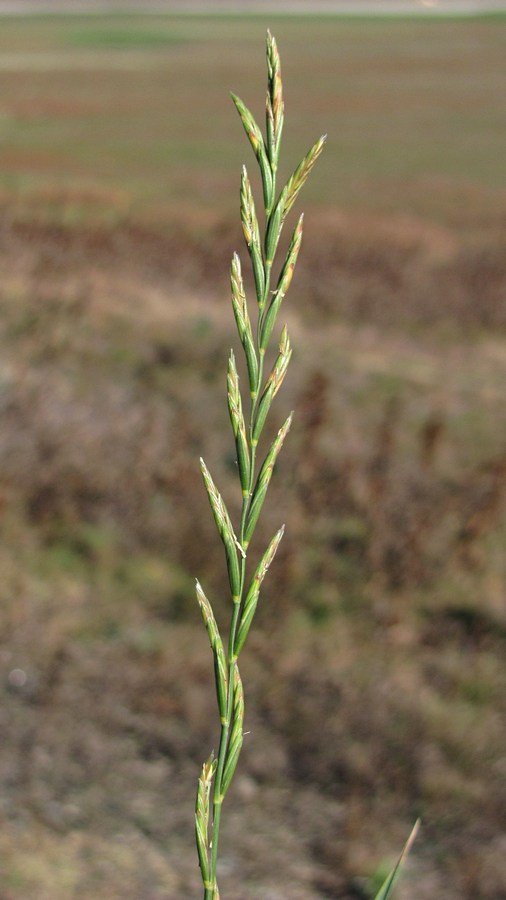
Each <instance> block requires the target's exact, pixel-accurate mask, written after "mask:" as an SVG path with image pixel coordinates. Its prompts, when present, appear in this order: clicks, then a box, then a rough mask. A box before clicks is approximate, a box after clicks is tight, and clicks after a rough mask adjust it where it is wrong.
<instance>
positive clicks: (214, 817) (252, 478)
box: [195, 32, 325, 900]
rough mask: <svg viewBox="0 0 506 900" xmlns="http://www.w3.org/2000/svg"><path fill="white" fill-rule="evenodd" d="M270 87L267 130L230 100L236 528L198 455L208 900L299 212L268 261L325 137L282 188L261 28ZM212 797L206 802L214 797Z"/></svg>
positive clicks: (201, 852) (238, 742) (213, 898)
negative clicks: (207, 587)
mask: <svg viewBox="0 0 506 900" xmlns="http://www.w3.org/2000/svg"><path fill="white" fill-rule="evenodd" d="M267 70H268V87H267V103H266V135H265V137H264V136H263V134H262V132H261V130H260V128H259V126H258V125H257V123H256V121H255V119H254V118H253V116H252V114H251V112H250V111H249V109H248V108H247V107H246V106H245V104H244V103H243V102H242V100H241V99H240V98H239V97H237V96H236V95H235V94H232V99H233V101H234V104H235V106H236V109H237V111H238V113H239V116H240V118H241V121H242V124H243V126H244V130H245V132H246V135H247V137H248V139H249V142H250V144H251V147H252V149H253V152H254V154H255V157H256V160H257V163H258V166H259V169H260V174H261V179H262V188H263V203H264V208H265V223H264V228H263V234H262V235H261V231H260V225H259V222H258V218H257V214H256V208H255V201H254V199H253V192H252V188H251V183H250V180H249V176H248V173H247V170H246V168H245V167H243V170H242V176H241V192H240V207H241V222H242V228H243V233H244V238H245V241H246V246H247V249H248V254H249V258H250V263H251V267H252V272H253V280H254V285H255V293H256V316H254V319H256V322H255V321H254V324H252V321H251V317H250V308H249V306H248V302H247V299H246V292H245V288H244V281H243V277H242V271H241V262H240V258H239V256H238V255H237V254H235V255H234V257H233V260H232V266H231V272H230V281H231V289H232V307H233V312H234V316H235V321H236V325H237V331H238V334H239V340H240V343H241V346H242V350H243V352H244V357H245V363H246V371H247V377H248V388H249V398H248V401H247V402H248V404H249V409H247V411H246V412H245V408H246V404H243V396H242V391H241V388H240V384H239V375H238V371H237V365H236V360H235V355H234V352H233V350H232V351H231V353H230V359H229V364H228V378H227V400H228V410H229V414H230V421H231V425H232V431H233V435H234V440H235V448H236V454H237V467H238V477H239V488H240V492H241V497H242V508H241V514H240V521H239V523H238V526H236V527H234V525H233V523H232V520H231V517H230V515H229V513H228V510H227V507H226V505H225V502H224V500H223V498H222V497H221V495H220V493H219V491H218V489H217V487H216V486H215V483H214V481H213V478H212V476H211V474H210V472H209V470H208V468H207V466H206V464H205V462H204V461H203V460H201V470H202V476H203V479H204V484H205V487H206V490H207V494H208V497H209V502H210V504H211V509H212V512H213V516H214V520H215V523H216V527H217V529H218V532H219V535H220V537H221V539H222V542H223V545H224V548H225V556H226V563H227V569H228V579H229V585H230V595H231V610H232V611H231V621H230V626H229V631H228V641H227V649H226V650H225V643H224V641H223V638H222V636H221V634H220V631H219V628H218V625H217V622H216V618H215V615H214V612H213V609H212V607H211V604H210V602H209V600H208V599H207V597H206V595H205V593H204V591H203V589H202V587H201V585H200V584H199V582H197V599H198V602H199V605H200V609H201V611H202V615H203V618H204V622H205V625H206V628H207V632H208V635H209V640H210V643H211V648H212V651H213V656H214V673H215V682H216V696H217V702H218V710H219V715H220V724H221V733H220V741H219V749H218V754H217V756H216V757H215V755H214V753H211V755H210V756H209V757H208V759H207V760H206V762H205V763H204V765H203V766H202V772H201V775H200V778H199V783H198V790H197V803H196V811H195V825H196V839H197V849H198V857H199V864H200V870H201V873H202V881H203V884H204V900H218V898H219V890H218V883H217V861H218V841H219V833H220V821H221V810H222V805H223V801H224V799H225V796H226V794H227V791H228V789H229V787H230V783H231V781H232V778H233V775H234V772H235V768H236V766H237V762H238V759H239V755H240V752H241V747H242V743H243V724H244V692H243V686H242V681H241V676H240V673H239V666H238V660H239V656H240V653H241V650H242V649H243V647H244V644H245V642H246V639H247V636H248V632H249V630H250V627H251V624H252V621H253V618H254V615H255V611H256V608H257V604H258V600H259V595H260V589H261V587H262V583H263V581H264V578H265V576H266V575H267V571H268V569H269V566H270V565H271V563H272V562H273V560H274V557H275V555H276V551H277V549H278V546H279V543H280V541H281V539H282V537H283V531H284V526H281V528H279V530H278V531H277V532H276V533H275V535H274V536H273V538H272V540H271V542H270V543H269V545H268V546H267V548H266V549H265V550H264V551H263V553H261V554H260V557H259V560H258V561H257V564H256V567H255V568H254V570H253V572H252V573H251V572H250V571H249V567H248V566H247V563H248V562H249V548H250V544H251V540H252V538H253V535H254V532H255V527H256V525H257V522H258V518H259V515H260V512H261V510H262V506H263V503H264V500H265V497H266V494H267V489H268V487H269V482H270V480H271V476H272V473H273V470H274V466H275V464H276V460H277V458H278V455H279V453H280V450H281V448H282V446H283V443H284V440H285V438H286V435H287V434H288V431H289V430H290V425H291V421H292V414H290V415H289V416H288V418H287V419H286V420H285V422H284V424H283V425H282V426H281V428H280V429H279V431H278V433H277V436H276V437H275V439H274V441H273V442H272V443H271V445H270V447H269V448H268V449H267V452H266V455H265V457H264V459H263V462H262V465H261V466H260V468H259V470H258V471H257V468H258V467H257V456H258V447H259V442H260V438H261V435H262V432H263V429H264V426H265V422H266V420H267V416H268V414H269V412H270V409H271V405H272V402H273V400H274V398H275V396H276V394H277V393H278V391H279V389H280V387H281V385H282V383H283V380H284V378H285V375H286V371H287V368H288V365H289V362H290V358H291V355H292V349H291V345H290V338H289V336H288V331H287V328H286V325H285V326H284V327H283V329H282V331H281V335H280V338H279V346H278V352H277V355H276V356H275V357H274V360H273V365H272V368H271V369H270V372H269V374H268V375H267V377H265V376H264V369H265V362H266V358H267V356H268V354H269V350H270V347H271V339H272V336H273V332H274V328H275V325H276V322H277V319H278V315H279V312H280V309H281V306H282V303H283V300H284V298H285V296H286V293H287V291H288V288H289V286H290V282H291V280H292V276H293V272H294V269H295V265H296V262H297V257H298V254H299V250H300V245H301V241H302V226H303V216H302V215H301V216H300V218H299V219H298V221H297V224H296V225H295V228H294V231H293V234H292V237H291V240H290V244H289V247H288V252H287V254H286V257H285V260H284V262H283V264H282V266H281V267H280V272H279V275H278V277H277V280H276V282H274V281H273V272H272V270H273V266H274V262H275V257H276V251H277V248H278V243H279V238H280V235H281V230H282V228H283V225H284V222H285V220H286V217H287V215H288V214H289V212H290V210H291V209H292V207H293V205H294V203H295V201H296V199H297V196H298V194H299V191H300V189H301V188H302V186H303V185H304V182H305V181H306V179H307V177H308V175H309V173H310V171H311V169H312V168H313V166H314V164H315V163H316V160H317V159H318V157H319V156H320V153H321V151H322V149H323V145H324V143H325V136H323V137H321V138H319V140H317V141H316V143H315V144H314V145H313V146H312V147H311V149H310V150H309V152H308V153H307V155H306V156H305V157H304V159H303V160H302V162H301V163H300V165H299V166H298V167H297V168H296V169H295V171H294V172H293V174H292V175H291V177H290V178H289V179H288V181H287V182H286V184H285V185H284V187H283V188H282V190H281V191H280V193H279V195H278V194H277V190H276V179H277V172H278V162H279V155H280V147H281V136H282V131H283V120H284V104H283V92H282V81H281V65H280V59H279V53H278V49H277V46H276V41H275V39H274V38H273V37H272V35H271V34H270V32H269V33H268V35H267ZM211 797H212V799H211Z"/></svg>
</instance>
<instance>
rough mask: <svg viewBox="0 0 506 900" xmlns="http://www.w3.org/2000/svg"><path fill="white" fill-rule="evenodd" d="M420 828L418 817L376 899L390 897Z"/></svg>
mask: <svg viewBox="0 0 506 900" xmlns="http://www.w3.org/2000/svg"><path fill="white" fill-rule="evenodd" d="M419 828H420V819H417V820H416V822H415V824H414V825H413V829H412V831H411V834H410V836H409V837H408V839H407V841H406V843H405V844H404V847H403V850H402V853H401V855H400V856H399V859H398V860H397V864H396V865H395V866H394V868H393V869H392V871H391V872H390V874H389V876H388V878H386V880H385V881H384V883H383V884H382V886H381V888H380V889H379V891H378V893H377V894H376V896H375V898H374V900H387V897H390V894H391V892H392V888H393V886H394V884H395V882H396V881H397V876H398V875H399V872H400V870H401V867H402V864H403V863H404V860H405V859H406V856H407V855H408V853H409V851H410V850H411V847H412V846H413V842H414V840H415V838H416V836H417V834H418V829H419Z"/></svg>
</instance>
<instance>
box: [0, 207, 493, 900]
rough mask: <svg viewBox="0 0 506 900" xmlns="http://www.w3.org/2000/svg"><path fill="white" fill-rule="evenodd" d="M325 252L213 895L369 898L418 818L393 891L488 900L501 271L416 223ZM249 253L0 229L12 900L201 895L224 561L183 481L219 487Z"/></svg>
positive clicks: (479, 250)
mask: <svg viewBox="0 0 506 900" xmlns="http://www.w3.org/2000/svg"><path fill="white" fill-rule="evenodd" d="M214 224H216V223H214ZM317 228H318V225H316V227H315V222H313V223H312V225H311V228H310V229H308V232H309V233H310V234H311V233H312V234H313V237H312V238H310V241H311V244H310V241H308V246H307V247H306V248H305V253H304V254H303V259H302V262H301V264H300V265H301V272H300V277H299V286H298V289H296V292H295V296H294V300H293V303H294V306H293V309H292V311H291V312H290V311H287V315H289V316H290V317H291V321H290V324H291V330H292V332H293V334H294V342H295V344H296V346H297V345H298V348H297V349H298V359H297V363H296V365H295V366H294V373H295V374H294V377H293V379H291V380H290V385H291V387H290V386H289V388H288V391H289V392H290V390H291V397H290V399H289V404H290V406H292V405H293V406H295V407H296V408H297V410H298V414H297V418H296V426H295V428H294V437H293V440H292V442H291V444H290V445H289V446H288V447H287V451H286V456H285V459H284V460H283V465H282V466H280V467H279V471H278V472H277V473H276V478H275V479H274V482H273V490H274V496H273V498H271V503H270V505H269V511H268V514H267V520H268V521H267V523H266V528H271V525H279V524H280V521H283V520H285V521H286V522H287V525H288V529H287V536H286V542H285V546H284V547H283V549H282V551H281V552H280V554H279V560H277V563H276V566H275V567H273V569H272V579H271V585H270V588H269V591H268V594H269V599H268V600H267V599H266V601H265V605H264V606H263V607H262V609H261V610H260V616H259V629H258V631H257V633H256V635H254V636H253V638H252V645H253V650H254V652H250V653H249V655H248V656H247V666H248V667H249V668H250V672H249V675H247V681H248V683H251V684H253V685H254V686H253V688H252V690H251V696H250V700H249V710H250V712H249V719H248V730H251V732H252V734H251V737H249V738H248V739H247V743H246V745H245V751H244V769H243V773H242V776H241V778H239V783H238V785H237V787H236V788H235V790H237V792H238V793H239V794H240V796H241V797H242V799H243V802H242V803H241V804H239V805H238V807H236V809H235V812H232V814H231V818H230V820H229V822H228V824H227V826H226V828H227V832H226V834H225V835H224V847H226V848H227V850H226V857H225V859H224V867H223V874H222V876H221V883H222V885H223V892H224V895H225V896H227V895H228V896H230V897H236V896H237V894H236V892H235V888H234V885H235V884H236V876H235V872H236V871H237V867H238V866H239V865H240V866H241V868H242V869H243V871H244V873H245V878H244V881H245V882H247V883H248V884H249V885H250V886H251V887H250V888H249V889H248V890H249V892H248V894H246V893H244V895H243V896H244V900H249V898H253V897H263V898H267V897H269V898H277V897H279V898H281V897H285V896H286V883H287V881H289V882H290V884H293V889H291V890H290V896H291V897H292V898H301V900H302V898H304V900H306V898H313V897H314V898H317V897H336V898H337V897H342V898H345V897H346V898H348V897H349V898H351V897H367V896H369V894H368V892H367V891H368V888H367V884H368V881H367V879H368V877H370V878H373V877H374V873H375V869H376V866H377V864H378V862H381V861H383V860H386V862H388V861H389V860H390V858H391V856H392V854H394V853H395V851H396V850H397V849H398V847H399V846H400V845H401V843H402V840H403V837H404V836H405V835H406V834H407V831H408V828H409V823H410V822H411V821H412V820H413V819H414V818H415V816H416V815H418V814H421V815H422V818H423V819H424V828H423V832H422V836H421V838H420V840H419V842H418V844H417V850H416V852H415V854H414V857H413V859H412V863H411V870H410V872H411V875H410V874H409V873H408V878H407V880H406V882H405V886H404V888H403V889H402V890H401V892H400V896H405V897H406V898H409V897H412V896H414V895H415V894H416V897H417V900H420V898H424V897H427V898H429V897H431V898H432V897H436V896H445V897H447V898H464V897H469V898H471V897H473V898H474V897H481V898H483V900H497V898H499V897H501V896H504V895H505V894H506V868H505V867H504V854H503V851H502V846H503V845H502V843H501V841H502V838H501V834H502V833H503V831H504V829H505V827H506V822H505V819H504V808H505V799H506V798H505V791H504V784H505V781H504V745H505V741H506V735H505V732H504V712H505V709H504V702H505V701H504V698H505V697H506V683H505V675H504V670H503V665H502V660H503V658H504V648H505V645H506V615H505V607H504V585H505V580H504V579H505V571H504V560H503V555H502V553H501V546H502V541H503V540H504V533H505V530H504V509H505V486H506V485H505V468H506V466H505V453H506V430H505V427H504V417H503V416H502V417H501V410H502V411H503V410H504V396H503V385H504V376H505V374H506V373H505V367H506V356H505V354H504V338H503V334H502V332H501V328H503V326H504V324H505V322H504V310H505V305H504V296H505V288H506V269H505V267H504V263H503V262H502V258H501V255H500V253H499V244H498V242H492V244H490V243H489V244H488V245H487V246H486V247H482V246H480V244H479V242H477V241H476V240H475V242H474V244H473V245H472V246H471V247H469V246H466V245H465V244H464V243H463V241H464V240H465V239H464V238H462V237H456V236H455V235H453V234H450V233H447V232H443V231H441V230H439V229H434V231H431V230H430V229H428V228H427V227H426V226H424V227H423V228H422V227H421V226H420V227H416V226H415V224H414V223H411V224H410V226H409V228H408V227H404V225H403V223H402V222H396V223H393V224H392V222H391V221H390V222H389V223H388V224H385V223H383V222H381V221H380V220H364V219H356V218H354V217H348V218H345V217H344V216H343V217H342V218H341V217H340V218H338V219H336V217H332V216H331V215H330V214H328V215H327V214H325V216H324V217H323V219H322V225H321V228H320V230H319V231H317ZM315 231H316V233H315ZM203 232H204V236H202V235H203ZM197 233H199V237H198V238H196V237H195V235H196V234H197ZM216 235H218V237H217V236H216ZM236 242H237V235H235V234H233V235H232V233H231V231H230V229H229V227H228V225H222V226H221V227H218V228H217V229H216V228H213V235H212V237H211V236H210V235H207V234H206V233H205V230H204V229H203V228H202V225H200V227H199V226H198V223H196V222H195V221H191V220H190V219H189V220H188V224H187V226H183V227H181V226H180V225H178V227H177V229H176V228H174V229H171V228H169V229H167V230H166V231H165V232H164V233H163V234H157V233H152V232H150V231H149V230H147V229H146V228H143V229H141V228H140V227H139V226H137V225H134V224H128V223H127V224H125V225H124V226H122V227H117V228H114V229H105V228H103V229H102V230H98V229H97V228H94V229H92V228H89V229H86V228H74V229H69V228H64V227H62V226H57V225H54V226H51V227H49V226H48V225H44V224H43V223H41V224H39V225H37V223H36V222H33V221H32V222H31V223H29V224H27V223H26V222H24V221H23V217H20V216H19V214H18V215H17V216H12V215H9V211H8V210H7V209H6V210H5V211H4V216H3V221H2V253H1V259H0V265H1V271H2V294H1V304H2V319H1V321H2V326H1V336H0V340H1V344H2V359H3V363H2V393H1V397H0V402H1V417H2V428H1V431H0V434H1V437H0V472H1V503H2V524H1V528H2V542H1V550H0V555H1V557H2V570H3V573H4V574H3V581H2V588H1V591H2V629H1V632H2V642H1V648H0V653H1V658H2V665H3V670H4V673H5V676H4V679H5V680H4V694H3V701H2V712H1V715H2V721H3V729H2V730H3V734H4V740H3V742H2V750H1V752H0V772H1V774H2V781H3V786H4V787H3V792H2V798H1V804H2V809H3V814H4V821H5V822H6V823H7V824H6V827H5V829H4V830H3V833H2V837H1V838H0V844H1V847H2V855H3V858H4V859H5V860H6V861H7V863H6V868H7V872H8V875H7V879H6V883H5V885H2V891H3V894H2V896H4V897H5V898H9V900H10V898H12V900H18V898H26V897H27V896H29V897H30V898H33V900H39V898H40V900H42V898H43V897H46V896H48V893H49V892H50V893H51V896H54V897H58V898H60V897H61V898H67V897H76V898H80V900H81V898H87V897H90V898H91V897H96V896H97V894H98V893H99V894H100V896H101V897H104V898H105V897H107V898H109V897H110V898H115V897H118V898H119V897H122V898H132V900H134V898H135V900H139V898H142V900H162V898H164V900H168V898H179V897H180V898H181V900H182V898H183V897H188V896H193V895H194V894H195V893H196V892H197V890H198V880H197V878H196V873H195V860H194V858H193V847H192V821H191V820H192V812H191V809H192V802H193V801H192V796H191V794H192V791H193V784H194V780H195V773H196V771H197V767H198V764H199V761H200V758H201V756H202V748H203V747H206V746H207V745H208V743H212V741H213V735H212V734H210V733H209V729H210V727H211V726H210V724H209V723H210V720H211V717H210V716H209V715H208V712H207V708H208V705H209V703H210V702H211V693H212V688H211V684H210V677H209V671H210V669H209V665H208V663H209V659H208V657H207V649H206V643H205V639H204V638H203V636H202V634H201V630H200V623H199V621H198V615H197V611H196V610H195V609H194V605H193V588H192V576H193V575H194V574H195V573H196V572H198V573H199V574H201V575H202V576H203V577H204V578H205V582H206V584H207V585H208V586H209V590H210V591H211V592H213V594H214V599H213V602H216V601H217V602H216V607H217V609H219V608H220V601H219V595H220V590H221V584H222V582H221V581H220V579H221V577H222V575H221V574H220V573H221V571H222V567H221V565H220V563H221V559H220V557H219V551H218V553H217V554H215V553H214V550H215V549H217V550H218V548H217V547H216V548H215V543H214V542H215V537H214V534H213V530H212V527H211V523H210V521H209V517H208V516H207V515H206V512H207V510H206V501H205V497H204V495H203V490H202V488H201V485H200V481H199V478H198V475H197V460H198V456H199V454H200V452H202V450H203V449H205V452H206V456H207V457H208V458H209V460H210V461H212V462H213V466H214V469H215V470H216V469H217V470H218V471H220V470H221V475H220V483H222V484H223V485H224V488H225V490H226V488H227V484H228V483H229V482H230V483H232V479H231V478H230V477H229V476H230V474H231V472H232V469H233V467H234V465H235V462H234V459H233V455H232V453H231V448H230V446H228V444H225V442H224V438H222V435H223V434H226V429H225V428H223V427H222V426H224V425H225V421H224V415H225V414H224V413H223V410H222V407H223V403H222V402H221V401H222V396H221V394H222V390H223V389H224V387H223V385H222V384H221V382H222V380H223V379H222V376H221V373H222V371H223V361H224V360H225V359H226V354H227V348H228V345H229V342H230V341H231V339H232V330H231V323H230V315H229V302H228V296H227V294H228V289H227V285H226V266H227V260H228V258H229V256H230V253H231V250H232V249H233V247H234V245H235V244H236ZM209 283H212V284H213V285H214V286H215V288H214V289H213V290H212V291H211V290H210V289H209ZM315 285H316V287H315ZM301 329H304V333H305V334H306V338H305V341H304V343H305V344H306V345H307V346H308V348H309V349H307V350H305V351H302V349H301V347H302V346H303V345H302V342H300V341H298V340H297V333H298V332H300V331H301ZM492 329H493V330H492ZM308 336H309V337H308ZM297 373H298V374H297ZM287 402H288V401H287ZM210 435H211V437H210ZM276 486H277V487H276ZM276 490H278V491H279V493H278V494H276ZM281 496H283V497H285V498H286V497H288V498H289V499H288V500H287V499H285V500H282V501H281V500H280V497H281ZM281 505H282V506H283V511H282V512H280V506H281ZM216 557H218V558H217V559H216ZM215 559H216V562H214V560H215ZM315 585H316V586H317V587H316V588H315ZM274 666H278V667H279V675H280V677H279V678H278V679H276V683H277V684H278V685H279V686H278V687H277V688H276V689H275V690H273V689H272V687H269V686H270V685H272V679H271V678H270V677H269V678H267V677H266V673H267V672H269V673H271V672H272V668H273V667H274ZM267 759H268V765H267V763H266V760H267ZM260 809H262V810H263V812H262V815H260ZM266 810H267V817H266V816H265V811H266ZM242 817H244V819H245V821H242ZM265 821H269V822H270V823H271V825H270V829H269V831H268V832H267V831H266V830H265V824H264V823H265ZM293 859H296V863H295V864H294V863H293ZM410 879H411V880H410ZM402 891H404V893H403V892H402ZM241 900H242V897H241Z"/></svg>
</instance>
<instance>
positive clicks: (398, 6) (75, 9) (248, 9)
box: [0, 0, 506, 17]
mask: <svg viewBox="0 0 506 900" xmlns="http://www.w3.org/2000/svg"><path fill="white" fill-rule="evenodd" d="M494 12H505V13H506V0H243V2H242V3H241V6H240V9H238V6H237V2H233V0H165V2H162V0H144V2H143V4H142V7H139V4H138V3H136V2H133V0H38V2H34V0H0V15H50V14H62V15H66V14H74V15H83V14H84V15H85V14H104V15H107V14H110V13H128V14H133V13H134V14H139V15H143V14H192V15H198V14H212V15H223V14H237V15H239V16H240V15H242V14H255V13H268V14H271V15H279V14H282V15H297V14H298V15H315V14H318V15H320V14H323V15H351V16H355V15H356V16H371V15H377V16H395V15H403V16H404V15H416V16H420V15H422V16H423V15H427V16H428V17H431V16H440V15H442V16H445V15H451V16H476V15H486V14H489V13H494Z"/></svg>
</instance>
